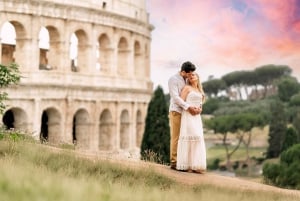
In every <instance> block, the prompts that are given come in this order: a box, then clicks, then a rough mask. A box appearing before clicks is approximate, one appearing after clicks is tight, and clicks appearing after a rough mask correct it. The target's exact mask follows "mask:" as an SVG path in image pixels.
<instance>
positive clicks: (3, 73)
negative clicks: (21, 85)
mask: <svg viewBox="0 0 300 201" xmlns="http://www.w3.org/2000/svg"><path fill="white" fill-rule="evenodd" d="M19 81H20V72H19V68H18V65H17V64H15V63H11V64H10V65H8V66H5V65H1V64H0V88H5V87H8V86H9V85H12V84H17V83H18V82H19ZM6 99H7V93H6V92H2V91H1V92H0V113H1V114H2V113H3V112H4V110H5V108H6V105H5V104H4V101H5V100H6Z"/></svg>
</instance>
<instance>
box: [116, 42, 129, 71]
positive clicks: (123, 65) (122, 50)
mask: <svg viewBox="0 0 300 201" xmlns="http://www.w3.org/2000/svg"><path fill="white" fill-rule="evenodd" d="M128 57H129V50H128V42H127V40H126V38H125V37H121V38H120V40H119V42H118V74H119V75H127V74H128Z"/></svg>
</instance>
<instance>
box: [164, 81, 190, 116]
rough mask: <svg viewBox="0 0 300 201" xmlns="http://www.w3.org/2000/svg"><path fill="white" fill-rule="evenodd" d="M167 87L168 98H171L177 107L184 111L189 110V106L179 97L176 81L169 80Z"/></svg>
mask: <svg viewBox="0 0 300 201" xmlns="http://www.w3.org/2000/svg"><path fill="white" fill-rule="evenodd" d="M168 86H169V93H170V96H171V97H172V98H173V100H174V102H175V103H176V104H177V105H179V106H180V107H181V108H183V109H184V110H187V109H188V108H189V104H187V103H186V102H185V101H184V100H183V99H182V98H181V97H180V90H179V86H178V83H177V80H176V79H174V78H171V79H170V80H169V82H168Z"/></svg>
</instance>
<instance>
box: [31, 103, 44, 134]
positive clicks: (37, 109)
mask: <svg viewBox="0 0 300 201" xmlns="http://www.w3.org/2000/svg"><path fill="white" fill-rule="evenodd" d="M33 104H34V107H33V111H32V113H31V114H29V115H31V117H32V118H33V119H32V121H33V125H32V131H33V137H34V138H35V139H37V140H38V139H39V138H40V132H41V124H42V111H41V106H40V104H41V99H40V98H35V99H34V101H33Z"/></svg>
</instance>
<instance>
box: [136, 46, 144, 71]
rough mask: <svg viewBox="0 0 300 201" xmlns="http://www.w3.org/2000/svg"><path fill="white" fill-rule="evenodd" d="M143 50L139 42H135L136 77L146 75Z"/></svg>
mask: <svg viewBox="0 0 300 201" xmlns="http://www.w3.org/2000/svg"><path fill="white" fill-rule="evenodd" d="M142 62H143V55H142V48H141V45H140V42H139V41H135V42H134V73H135V75H136V76H142V75H144V73H143V71H144V68H145V66H144V65H143V63H142Z"/></svg>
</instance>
